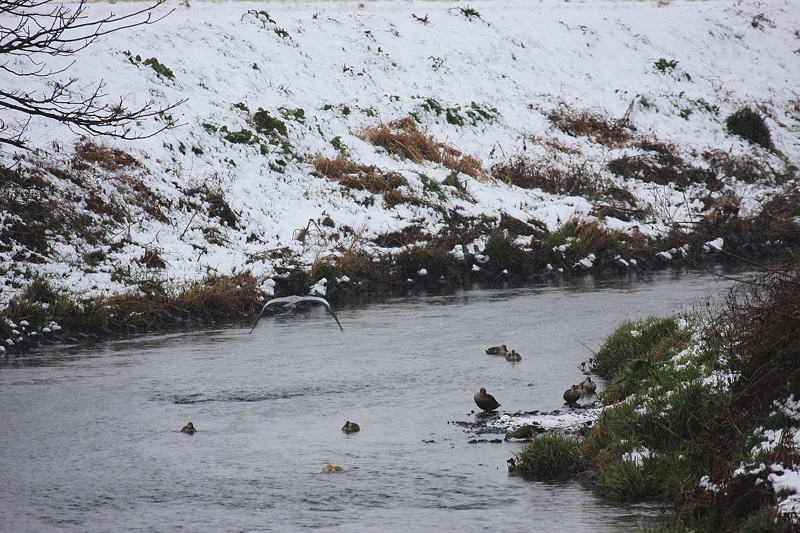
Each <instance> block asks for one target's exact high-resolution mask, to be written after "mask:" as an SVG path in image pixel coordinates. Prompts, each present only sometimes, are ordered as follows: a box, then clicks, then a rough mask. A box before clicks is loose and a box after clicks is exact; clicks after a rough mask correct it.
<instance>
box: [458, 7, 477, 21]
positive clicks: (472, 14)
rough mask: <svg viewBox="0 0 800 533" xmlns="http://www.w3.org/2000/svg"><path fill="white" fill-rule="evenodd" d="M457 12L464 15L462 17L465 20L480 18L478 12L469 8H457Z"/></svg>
mask: <svg viewBox="0 0 800 533" xmlns="http://www.w3.org/2000/svg"><path fill="white" fill-rule="evenodd" d="M458 12H459V13H461V14H462V15H464V17H466V19H467V20H473V19H480V18H481V14H480V13H479V12H478V10H477V9H473V8H471V7H459V8H458Z"/></svg>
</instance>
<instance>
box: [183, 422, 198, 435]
mask: <svg viewBox="0 0 800 533" xmlns="http://www.w3.org/2000/svg"><path fill="white" fill-rule="evenodd" d="M196 431H197V430H196V429H194V424H192V423H191V422H189V423H188V424H186V425H185V426H183V427H182V428H181V433H188V434H189V435H194V434H195V432H196Z"/></svg>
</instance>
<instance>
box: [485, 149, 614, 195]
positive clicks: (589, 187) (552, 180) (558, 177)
mask: <svg viewBox="0 0 800 533" xmlns="http://www.w3.org/2000/svg"><path fill="white" fill-rule="evenodd" d="M492 175H493V176H494V177H495V178H497V179H499V180H501V181H504V182H505V183H508V184H509V185H516V186H517V187H521V188H523V189H534V188H539V189H541V190H543V191H545V192H547V193H550V194H563V195H569V196H576V195H577V196H585V197H594V196H597V195H599V194H600V193H601V191H602V190H603V189H605V183H604V181H603V180H602V178H601V177H600V176H599V175H597V174H596V173H595V172H593V171H591V170H589V169H588V168H587V165H586V164H585V163H584V164H573V165H570V166H568V167H567V168H560V167H559V166H558V165H556V164H555V163H554V162H552V161H549V160H545V159H530V158H528V157H527V156H524V155H518V156H515V157H513V158H511V159H510V160H508V161H506V162H504V163H497V164H496V165H494V166H493V167H492Z"/></svg>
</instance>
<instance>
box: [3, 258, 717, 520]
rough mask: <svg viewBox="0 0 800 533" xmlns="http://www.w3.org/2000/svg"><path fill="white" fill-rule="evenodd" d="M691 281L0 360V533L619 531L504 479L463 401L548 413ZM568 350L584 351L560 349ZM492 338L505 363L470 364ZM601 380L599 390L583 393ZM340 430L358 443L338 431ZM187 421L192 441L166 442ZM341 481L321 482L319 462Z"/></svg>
mask: <svg viewBox="0 0 800 533" xmlns="http://www.w3.org/2000/svg"><path fill="white" fill-rule="evenodd" d="M728 285H730V282H729V281H727V280H725V279H721V278H719V277H715V276H712V275H709V274H698V273H683V274H677V273H661V274H656V275H653V276H648V278H647V280H646V281H645V280H638V281H637V280H631V279H626V280H611V281H597V280H592V279H588V278H587V279H583V280H578V281H575V282H572V283H570V284H568V285H562V286H558V287H555V286H542V287H527V288H521V289H508V290H471V291H465V292H459V293H457V294H455V295H450V296H439V297H415V298H404V299H395V300H392V301H391V302H388V303H385V304H372V305H369V306H366V307H363V308H351V309H342V310H340V311H339V313H338V315H339V318H340V320H341V322H342V325H343V326H344V333H343V334H342V333H340V332H339V329H338V328H337V326H336V323H335V322H334V321H333V320H332V319H331V318H330V316H328V315H326V314H325V313H324V312H323V311H322V310H321V309H320V310H313V311H310V312H308V313H302V314H298V315H295V316H287V317H277V318H266V319H264V320H262V321H261V322H260V323H259V325H258V327H257V328H256V330H255V331H254V332H253V334H252V335H249V334H248V329H247V328H236V329H222V330H215V331H200V332H193V333H186V334H180V335H168V336H159V337H146V338H136V339H132V340H126V341H118V342H111V343H106V344H103V345H101V346H97V347H93V348H85V347H83V348H66V347H61V348H53V349H47V350H42V351H39V352H37V353H34V354H29V355H26V356H20V357H14V358H9V357H6V358H3V359H0V412H1V413H2V415H0V530H3V531H50V530H75V531H123V530H124V531H174V530H188V531H264V530H276V531H291V530H296V529H301V528H319V529H324V530H339V531H387V530H399V531H430V530H449V531H480V530H497V531H514V530H523V529H524V530H532V531H556V530H562V529H565V530H566V529H568V530H569V531H570V532H571V533H576V532H583V531H586V532H592V533H596V532H601V531H626V530H630V529H635V528H636V525H637V524H638V523H640V522H641V521H642V520H646V519H647V517H648V516H652V515H653V514H654V513H655V512H656V511H655V510H654V509H653V508H652V507H647V506H644V507H641V506H640V507H624V506H623V507H620V506H612V505H607V504H604V503H603V502H601V501H599V500H598V499H597V498H596V497H595V496H594V495H593V494H592V493H591V491H590V490H587V489H585V488H583V487H582V486H580V485H579V484H577V483H575V482H567V483H538V482H528V481H524V480H522V479H519V478H517V477H514V476H510V475H509V474H508V472H507V465H506V460H507V459H509V458H510V457H512V455H513V454H514V452H515V451H518V450H520V449H521V447H522V446H523V445H522V444H519V443H509V442H504V443H501V444H491V443H478V444H470V443H469V442H468V441H469V440H471V439H474V438H475V435H474V434H470V433H469V430H468V429H465V428H464V427H462V426H460V425H458V424H454V423H453V422H458V421H462V422H463V421H474V420H475V415H474V414H473V413H472V411H473V410H474V409H475V408H476V407H475V405H474V403H473V400H472V396H473V394H474V393H475V392H476V391H477V390H478V388H480V387H486V388H487V390H488V391H489V392H490V393H491V394H493V395H494V396H495V397H496V398H497V399H498V400H499V401H500V403H501V404H502V407H501V408H500V412H503V410H507V411H508V412H516V411H525V410H533V409H539V410H553V409H564V406H563V405H562V403H563V402H562V399H561V395H562V393H563V391H564V389H565V388H566V387H567V386H568V385H569V384H571V383H576V382H578V381H580V380H581V379H582V378H583V375H582V374H581V373H580V371H579V370H578V369H577V368H576V365H577V364H578V363H579V362H580V361H582V360H585V359H587V358H588V357H589V356H590V355H591V353H590V352H589V351H588V350H587V349H586V348H585V347H583V346H581V344H580V343H584V344H586V345H587V346H589V347H591V348H593V349H596V348H597V347H598V346H599V345H600V343H601V341H602V339H603V338H604V337H605V336H606V335H608V334H609V333H610V332H611V330H612V329H613V328H614V327H615V326H616V325H617V324H618V323H619V322H620V321H622V320H624V319H636V318H643V317H646V316H648V315H651V314H655V315H665V314H669V313H673V312H678V311H681V310H691V309H692V307H693V306H697V305H705V303H704V302H705V301H706V300H707V299H708V297H709V296H715V295H719V294H720V293H721V292H722V291H723V290H724V288H725V287H727V286H728ZM578 341H580V343H579V342H578ZM500 343H506V344H508V345H509V348H512V347H513V348H515V349H516V350H517V351H519V352H520V353H521V354H522V356H523V359H522V361H521V362H520V363H517V364H511V363H508V362H506V361H505V359H503V358H502V357H497V356H489V355H486V354H484V348H486V347H487V346H491V345H496V344H500ZM601 387H602V382H601ZM346 420H352V421H356V422H358V423H359V424H360V425H361V431H360V432H359V433H354V434H350V435H347V434H344V433H342V431H341V427H342V425H343V424H344V422H345V421H346ZM187 421H192V422H193V423H194V425H195V426H196V427H197V428H198V432H197V433H196V434H195V435H186V434H183V433H180V432H179V429H180V428H181V427H182V426H183V425H184V424H185V423H186V422H187ZM328 462H331V463H336V464H338V465H341V466H342V467H344V468H345V469H346V471H345V472H343V473H338V474H323V473H321V472H320V471H321V470H322V467H323V465H324V464H325V463H328Z"/></svg>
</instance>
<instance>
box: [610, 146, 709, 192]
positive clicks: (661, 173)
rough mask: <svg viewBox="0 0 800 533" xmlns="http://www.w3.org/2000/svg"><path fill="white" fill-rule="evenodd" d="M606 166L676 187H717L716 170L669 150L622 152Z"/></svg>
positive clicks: (618, 173)
mask: <svg viewBox="0 0 800 533" xmlns="http://www.w3.org/2000/svg"><path fill="white" fill-rule="evenodd" d="M662 146H663V145H662ZM606 166H607V168H608V169H609V170H610V171H611V172H613V173H614V174H616V175H618V176H621V177H623V178H625V179H638V180H642V181H644V182H647V183H657V184H659V185H668V184H670V183H672V184H674V185H677V186H679V187H687V186H689V185H692V184H695V183H701V184H706V185H708V186H709V187H710V188H711V189H712V190H716V189H719V188H720V187H721V182H720V181H719V178H718V177H717V174H716V172H714V171H713V170H710V169H706V168H701V167H696V166H693V165H690V164H688V163H686V161H684V160H683V159H682V158H681V157H679V156H677V155H675V154H674V153H673V152H672V151H659V152H656V153H652V152H651V153H646V154H638V155H623V156H621V157H618V158H616V159H612V160H611V161H609V162H608V164H607V165H606Z"/></svg>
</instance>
